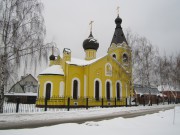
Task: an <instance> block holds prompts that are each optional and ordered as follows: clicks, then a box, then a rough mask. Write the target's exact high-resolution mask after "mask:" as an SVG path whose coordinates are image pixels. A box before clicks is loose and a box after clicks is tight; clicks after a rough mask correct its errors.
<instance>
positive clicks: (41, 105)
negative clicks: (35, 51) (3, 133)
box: [3, 97, 169, 113]
mask: <svg viewBox="0 0 180 135" xmlns="http://www.w3.org/2000/svg"><path fill="white" fill-rule="evenodd" d="M21 100H22V99H20V98H17V99H16V101H15V102H7V101H6V102H4V106H3V113H34V112H44V111H69V110H71V109H73V110H74V109H77V108H78V109H88V108H95V107H101V108H103V107H121V106H132V104H131V103H132V102H131V99H129V98H125V97H122V98H120V99H116V98H110V99H107V98H99V99H95V98H78V99H73V98H72V97H51V98H50V99H46V98H44V97H41V98H38V99H37V101H36V104H24V102H23V101H21ZM158 104H159V103H157V105H158ZM168 104H169V102H168ZM133 105H137V103H136V100H134V104H133ZM144 105H145V102H144ZM146 105H147V104H146ZM151 105H152V104H151Z"/></svg>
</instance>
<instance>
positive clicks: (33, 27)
mask: <svg viewBox="0 0 180 135" xmlns="http://www.w3.org/2000/svg"><path fill="white" fill-rule="evenodd" d="M42 9H43V5H42V3H40V2H39V1H38V0H0V57H1V59H0V63H1V64H0V113H2V112H3V102H4V88H5V86H6V85H7V81H8V79H9V78H10V77H11V75H12V73H17V69H18V68H19V67H20V66H21V64H22V63H24V62H25V64H26V65H27V64H28V63H29V62H31V63H30V64H29V65H32V63H33V62H38V61H40V60H41V59H42V58H43V57H46V54H47V53H46V51H45V50H43V48H44V47H45V45H44V42H43V41H44V36H45V26H44V19H43V16H42ZM27 61H28V62H27Z"/></svg>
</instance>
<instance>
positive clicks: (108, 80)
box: [105, 79, 113, 98]
mask: <svg viewBox="0 0 180 135" xmlns="http://www.w3.org/2000/svg"><path fill="white" fill-rule="evenodd" d="M107 82H109V83H110V98H112V95H113V93H112V81H111V80H110V79H107V80H106V82H105V97H106V98H107V95H106V92H107V87H106V84H107Z"/></svg>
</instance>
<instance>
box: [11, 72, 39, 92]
mask: <svg viewBox="0 0 180 135" xmlns="http://www.w3.org/2000/svg"><path fill="white" fill-rule="evenodd" d="M29 76H31V77H32V79H34V80H35V81H36V82H37V83H38V81H37V80H36V79H35V78H34V76H32V75H31V74H28V75H26V76H25V77H23V78H22V79H21V80H20V81H18V82H17V83H15V84H14V85H13V86H12V87H11V89H10V90H9V92H11V90H12V89H13V88H14V87H15V86H16V85H19V86H20V88H21V90H22V92H25V91H24V90H23V88H22V86H21V84H20V83H21V81H23V80H24V79H25V78H27V77H29Z"/></svg>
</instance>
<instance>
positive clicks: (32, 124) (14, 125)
mask: <svg viewBox="0 0 180 135" xmlns="http://www.w3.org/2000/svg"><path fill="white" fill-rule="evenodd" d="M173 108H174V106H173V105H170V106H166V107H163V106H162V107H159V108H152V109H147V110H146V109H145V110H141V111H138V112H136V111H135V112H134V111H132V112H131V111H130V112H124V113H118V112H115V113H109V114H105V115H97V116H89V117H77V118H76V117H75V118H59V119H48V120H24V121H14V122H13V121H11V122H9V121H0V130H4V129H22V128H37V127H43V126H51V125H56V124H63V123H79V124H81V123H84V122H86V121H101V120H108V119H112V118H116V117H123V118H132V117H137V116H142V115H146V114H153V113H158V112H159V111H164V110H169V109H173ZM52 115H53V114H52Z"/></svg>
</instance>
